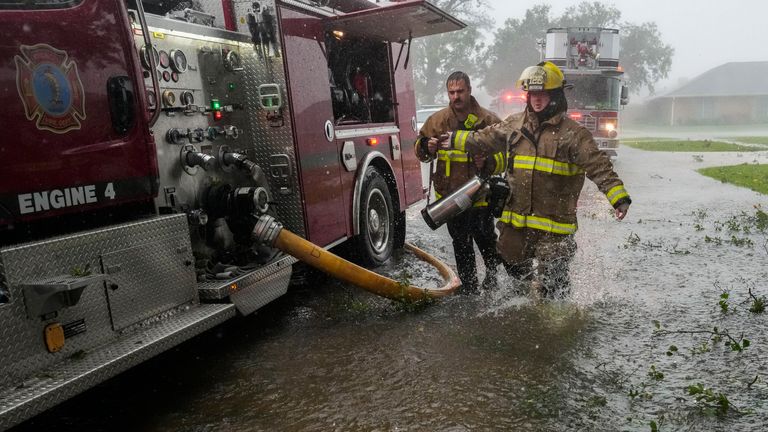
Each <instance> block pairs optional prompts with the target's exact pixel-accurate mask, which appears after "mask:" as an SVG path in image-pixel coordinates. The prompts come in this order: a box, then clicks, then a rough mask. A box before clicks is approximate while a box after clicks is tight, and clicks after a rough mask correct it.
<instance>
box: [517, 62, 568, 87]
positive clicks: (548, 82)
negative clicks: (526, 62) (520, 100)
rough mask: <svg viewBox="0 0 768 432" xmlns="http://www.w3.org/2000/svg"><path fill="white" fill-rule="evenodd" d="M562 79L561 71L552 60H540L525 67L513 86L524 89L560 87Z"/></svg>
mask: <svg viewBox="0 0 768 432" xmlns="http://www.w3.org/2000/svg"><path fill="white" fill-rule="evenodd" d="M563 81H564V76H563V72H562V71H561V70H560V68H559V67H557V66H555V64H554V63H552V62H541V63H539V64H538V65H536V66H529V67H527V68H525V70H523V73H522V74H520V79H518V80H517V83H516V84H515V86H516V87H520V88H521V89H523V90H524V91H542V90H554V89H558V88H561V87H562V86H563Z"/></svg>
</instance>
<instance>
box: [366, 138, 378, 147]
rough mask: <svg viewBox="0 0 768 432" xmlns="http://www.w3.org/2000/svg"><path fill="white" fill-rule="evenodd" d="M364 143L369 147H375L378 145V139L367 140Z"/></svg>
mask: <svg viewBox="0 0 768 432" xmlns="http://www.w3.org/2000/svg"><path fill="white" fill-rule="evenodd" d="M366 142H367V143H368V145H369V146H375V145H378V144H379V139H378V138H368V139H367V140H366Z"/></svg>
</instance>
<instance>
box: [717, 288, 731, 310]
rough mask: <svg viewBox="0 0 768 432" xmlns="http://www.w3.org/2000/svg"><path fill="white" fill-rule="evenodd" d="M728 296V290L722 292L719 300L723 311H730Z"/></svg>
mask: <svg viewBox="0 0 768 432" xmlns="http://www.w3.org/2000/svg"><path fill="white" fill-rule="evenodd" d="M728 296H729V294H728V293H727V292H724V293H722V294H720V300H719V301H718V302H717V304H718V305H720V310H722V311H723V313H728Z"/></svg>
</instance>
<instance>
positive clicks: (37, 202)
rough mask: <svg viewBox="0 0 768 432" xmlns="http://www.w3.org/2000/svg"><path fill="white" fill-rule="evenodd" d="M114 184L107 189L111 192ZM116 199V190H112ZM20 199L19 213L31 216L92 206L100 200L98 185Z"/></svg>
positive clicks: (56, 190)
mask: <svg viewBox="0 0 768 432" xmlns="http://www.w3.org/2000/svg"><path fill="white" fill-rule="evenodd" d="M111 187H112V183H109V185H108V186H107V189H108V190H110V188H111ZM111 191H112V192H110V193H109V194H110V195H112V196H110V197H109V198H114V189H111ZM18 197H19V213H21V214H29V213H35V212H39V211H45V210H50V209H52V208H54V209H60V208H64V207H72V206H76V205H81V204H92V203H95V202H97V201H98V200H99V199H98V198H97V197H96V185H86V186H77V187H71V188H65V189H53V190H49V191H42V192H33V193H26V194H21V195H19V196H18Z"/></svg>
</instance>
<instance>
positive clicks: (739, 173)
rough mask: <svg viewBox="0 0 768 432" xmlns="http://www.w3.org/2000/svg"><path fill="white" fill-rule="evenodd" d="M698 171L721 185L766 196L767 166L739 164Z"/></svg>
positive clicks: (767, 191)
mask: <svg viewBox="0 0 768 432" xmlns="http://www.w3.org/2000/svg"><path fill="white" fill-rule="evenodd" d="M698 171H699V173H701V174H704V175H705V176H707V177H712V178H714V179H716V180H720V181H721V182H723V183H731V184H735V185H736V186H743V187H745V188H748V189H752V190H753V191H755V192H760V193H762V194H766V195H768V165H765V164H762V165H755V164H741V165H731V166H721V167H710V168H701V169H699V170H698Z"/></svg>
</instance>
